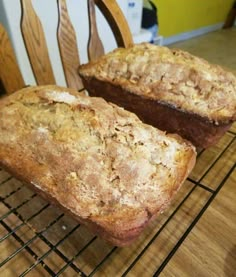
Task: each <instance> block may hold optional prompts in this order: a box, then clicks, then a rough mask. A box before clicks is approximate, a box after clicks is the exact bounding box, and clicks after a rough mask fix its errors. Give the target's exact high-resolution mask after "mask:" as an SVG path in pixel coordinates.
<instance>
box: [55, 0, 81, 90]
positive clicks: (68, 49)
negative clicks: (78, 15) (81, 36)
mask: <svg viewBox="0 0 236 277" xmlns="http://www.w3.org/2000/svg"><path fill="white" fill-rule="evenodd" d="M57 2H58V14H59V22H58V32H57V38H58V45H59V50H60V55H61V61H62V65H63V70H64V74H65V79H66V83H67V86H68V87H71V88H75V89H77V90H80V89H82V88H83V84H82V80H81V79H80V77H79V75H78V66H79V65H80V59H79V53H78V47H77V42H76V34H75V30H74V27H73V26H72V23H71V21H70V18H69V15H68V11H67V6H66V1H65V0H58V1H57ZM81 28H82V26H81Z"/></svg>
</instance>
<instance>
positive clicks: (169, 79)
mask: <svg viewBox="0 0 236 277" xmlns="http://www.w3.org/2000/svg"><path fill="white" fill-rule="evenodd" d="M79 74H80V76H81V77H82V79H83V82H84V86H85V88H86V89H87V90H88V91H89V94H90V95H92V96H101V97H103V98H104V99H106V100H107V101H111V102H113V103H115V104H118V105H119V106H122V107H124V108H125V109H127V110H130V111H132V112H134V113H136V114H137V115H138V116H139V118H140V119H141V120H143V121H144V122H146V123H148V124H151V125H153V126H155V127H157V128H160V129H162V130H164V131H167V132H171V133H178V134H180V135H181V136H182V137H184V138H186V139H188V140H190V141H191V142H192V143H193V144H195V146H197V147H203V148H206V147H209V146H211V145H213V144H215V143H216V142H217V141H218V140H219V138H220V137H221V136H222V135H223V134H224V133H225V131H226V130H227V129H228V128H229V127H230V126H231V124H232V122H233V121H235V119H236V77H235V76H234V75H233V74H232V73H230V72H226V71H224V70H223V69H222V68H221V67H220V66H217V65H211V64H209V63H208V62H207V61H205V60H203V59H201V58H198V57H195V56H193V55H191V54H189V53H187V52H184V51H181V50H175V49H168V48H167V47H161V46H157V45H152V44H148V43H142V44H137V45H134V46H133V47H130V48H126V49H125V48H118V49H116V50H114V51H113V52H111V53H108V54H107V55H104V56H102V57H101V58H99V59H98V60H96V61H92V62H90V63H88V64H84V65H81V66H80V68H79Z"/></svg>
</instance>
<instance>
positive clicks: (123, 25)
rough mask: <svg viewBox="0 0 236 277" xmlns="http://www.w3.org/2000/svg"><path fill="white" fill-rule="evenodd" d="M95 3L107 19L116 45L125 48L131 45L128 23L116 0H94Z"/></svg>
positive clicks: (131, 38)
mask: <svg viewBox="0 0 236 277" xmlns="http://www.w3.org/2000/svg"><path fill="white" fill-rule="evenodd" d="M95 4H96V5H97V6H98V7H99V9H100V10H101V12H102V13H103V15H104V16H105V18H106V20H107V21H108V23H109V25H110V27H111V29H112V31H113V34H114V37H115V39H116V42H117V45H118V46H119V47H125V48H126V47H129V46H132V45H133V44H134V43H133V37H132V34H131V32H130V28H129V25H128V23H127V20H126V18H125V16H124V14H123V13H122V11H121V9H120V7H119V5H118V4H117V2H116V1H111V0H95Z"/></svg>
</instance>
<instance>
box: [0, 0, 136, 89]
mask: <svg viewBox="0 0 236 277" xmlns="http://www.w3.org/2000/svg"><path fill="white" fill-rule="evenodd" d="M20 2H21V32H22V37H23V40H24V45H25V48H26V51H27V55H28V58H29V62H30V65H31V68H32V72H33V74H34V77H35V80H36V83H37V85H46V84H56V81H55V77H54V73H53V69H52V65H51V61H50V58H49V53H48V46H47V41H46V39H45V34H44V30H43V27H42V23H41V20H40V19H39V17H38V16H37V14H36V12H35V10H34V7H33V5H32V0H21V1H20ZM57 6H58V29H57V40H58V47H59V53H60V58H61V62H62V66H63V71H64V76H65V80H66V84H67V86H68V87H72V88H76V89H77V90H81V89H82V88H83V85H82V82H81V80H80V77H79V76H78V74H77V69H78V66H79V65H80V55H79V47H78V46H77V42H76V41H77V40H76V32H75V29H74V27H73V25H72V23H71V20H70V18H69V14H68V10H67V5H66V0H57ZM87 6H88V16H89V18H88V21H89V40H88V58H89V60H92V59H95V58H97V57H99V56H100V55H102V54H104V47H103V44H102V42H101V39H100V38H99V34H98V30H97V23H96V14H95V6H97V7H98V8H99V10H100V11H101V12H102V14H103V15H104V17H105V18H106V19H107V22H108V23H109V25H110V27H111V29H112V31H113V33H114V37H115V39H116V42H117V45H118V46H119V47H127V46H130V45H132V44H133V40H132V35H131V33H130V30H129V26H128V24H127V22H126V19H125V17H124V15H123V13H122V11H121V10H120V8H119V6H118V4H117V3H116V1H111V0H87ZM25 85H28V84H25V82H24V80H23V77H22V74H21V72H20V69H19V67H18V65H17V60H16V57H15V54H14V50H13V48H12V46H11V43H10V40H9V37H8V34H7V32H6V30H5V29H4V27H3V26H2V25H1V24H0V87H1V86H3V87H4V89H5V92H6V93H7V94H9V93H12V92H14V91H16V90H18V89H20V88H22V87H24V86H25Z"/></svg>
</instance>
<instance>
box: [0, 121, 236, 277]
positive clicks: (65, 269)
mask: <svg viewBox="0 0 236 277" xmlns="http://www.w3.org/2000/svg"><path fill="white" fill-rule="evenodd" d="M235 153H236V124H235V125H234V126H233V127H232V128H231V130H230V131H229V132H227V133H226V134H225V136H224V137H223V138H222V139H221V140H220V142H219V143H218V144H217V145H216V146H214V147H211V148H210V149H208V150H205V151H203V152H201V153H200V154H199V156H198V160H197V164H196V166H195V168H194V170H193V172H192V173H191V175H190V177H189V178H188V180H187V181H186V182H185V183H184V185H183V186H182V188H181V190H180V191H179V193H178V194H177V196H176V198H175V199H174V201H173V203H172V205H171V206H170V207H169V209H167V210H166V212H165V213H164V214H162V215H161V216H159V217H158V218H157V219H156V220H154V221H153V222H152V223H151V224H150V225H149V227H148V228H147V229H146V230H145V232H144V233H143V235H142V236H141V237H140V238H139V239H138V240H137V241H136V242H135V243H134V244H132V245H131V246H130V247H126V248H116V247H112V246H110V245H108V244H106V243H105V242H104V241H103V240H101V239H99V238H96V237H94V236H93V235H92V234H91V233H90V232H88V231H87V230H86V228H85V227H83V226H79V225H78V224H77V223H76V222H75V221H74V220H73V219H72V218H70V217H68V216H66V215H63V213H62V211H61V210H59V209H57V208H55V207H53V206H51V205H49V204H48V203H47V202H45V201H44V200H43V199H42V198H41V197H39V196H38V195H36V194H35V193H34V192H32V191H31V190H29V189H28V188H27V187H25V186H24V185H22V184H21V183H20V182H18V181H17V180H15V179H13V178H12V177H11V176H10V175H9V174H7V173H6V172H4V171H3V170H1V171H0V196H1V201H0V237H1V243H0V263H1V267H0V276H19V275H20V274H21V273H23V272H25V274H26V273H28V274H27V276H34V277H35V276H53V275H54V274H55V273H58V272H59V273H61V276H78V275H79V274H80V275H82V276H87V275H89V274H91V275H92V274H94V275H95V276H121V275H122V274H124V275H126V274H127V276H153V275H156V276H157V275H160V276H181V277H182V276H209V277H212V276H217V277H218V276H232V277H233V276H236V220H235V219H236V218H235V214H236V170H235V162H236V154H235Z"/></svg>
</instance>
